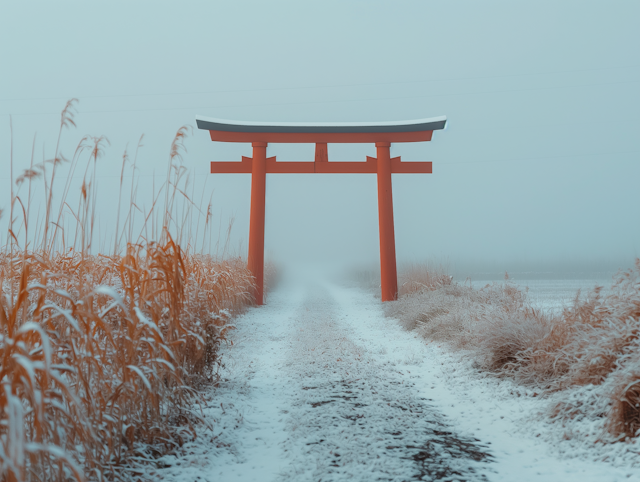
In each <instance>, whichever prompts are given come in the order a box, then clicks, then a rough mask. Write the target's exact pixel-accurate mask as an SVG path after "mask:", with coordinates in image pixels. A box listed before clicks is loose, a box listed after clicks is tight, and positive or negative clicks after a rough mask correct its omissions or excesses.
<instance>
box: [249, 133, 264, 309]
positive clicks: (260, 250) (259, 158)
mask: <svg viewBox="0 0 640 482" xmlns="http://www.w3.org/2000/svg"><path fill="white" fill-rule="evenodd" d="M252 146H253V161H252V167H253V169H252V171H251V218H250V220H249V257H248V258H249V259H248V263H247V267H248V268H249V271H250V272H251V274H252V275H253V277H254V278H255V289H254V292H253V295H254V299H255V302H256V304H258V305H262V304H263V303H264V211H265V203H264V201H265V191H266V181H267V176H266V174H267V169H266V167H267V144H266V143H265V142H254V143H252ZM245 159H246V158H245Z"/></svg>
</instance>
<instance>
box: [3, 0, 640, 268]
mask: <svg viewBox="0 0 640 482" xmlns="http://www.w3.org/2000/svg"><path fill="white" fill-rule="evenodd" d="M639 18H640V3H639V2H637V1H635V0H628V1H610V0H609V1H569V0H563V1H557V0H554V1H536V2H524V1H523V2H520V1H502V2H498V1H485V2H477V1H447V2H442V1H440V2H435V1H393V2H391V1H388V2H375V1H371V0H369V1H362V2H359V1H346V0H342V1H327V0H323V1H318V2H304V1H295V2H278V1H271V2H244V1H233V2H222V1H219V2H216V1H209V2H189V1H181V2H170V3H169V2H159V1H153V2H146V1H145V2H143V1H135V2H134V1H127V2H116V1H113V0H110V1H108V2H86V1H83V2H68V1H61V0H58V1H56V2H27V1H20V2H8V1H2V2H1V3H0V69H1V70H0V74H1V75H0V162H1V163H2V168H3V169H2V173H1V174H0V183H1V184H0V186H2V191H1V192H2V193H3V196H2V198H1V199H0V208H5V209H6V208H8V204H9V200H10V196H9V194H8V189H9V182H10V181H9V154H10V142H9V141H10V135H9V115H10V114H11V115H12V118H13V130H14V135H13V140H14V164H15V165H14V169H15V171H16V172H19V171H21V170H22V169H24V168H25V167H28V165H29V160H30V153H31V143H32V140H33V135H34V134H35V133H36V132H37V134H38V139H37V144H36V145H37V148H36V152H38V153H39V156H40V157H39V158H38V159H41V158H42V150H43V147H44V150H45V153H46V156H47V157H51V156H52V155H53V152H52V150H53V148H54V144H55V140H56V135H57V125H58V122H59V115H60V111H61V109H62V107H63V106H64V103H65V101H66V100H67V99H69V98H71V97H77V98H78V99H79V100H80V102H79V104H78V114H77V116H76V122H77V126H78V127H77V129H73V130H70V131H66V132H65V133H64V136H63V144H62V145H63V149H62V150H63V152H64V153H65V154H66V155H70V154H71V153H72V152H73V149H74V147H75V145H76V144H77V142H78V141H79V139H80V138H81V137H82V136H83V135H85V134H90V135H105V136H107V137H108V138H109V140H110V142H111V145H110V147H109V148H108V149H107V151H106V154H105V157H104V158H103V159H102V160H101V161H100V166H99V183H98V195H99V199H101V202H100V212H99V216H100V219H101V221H102V227H101V229H102V231H101V233H102V235H103V236H106V234H104V233H106V232H107V231H108V230H109V227H110V226H111V225H112V224H113V220H114V219H115V204H114V202H113V201H114V193H115V195H116V196H117V189H118V183H119V174H120V168H121V156H122V152H123V151H124V149H125V146H126V145H127V143H129V148H130V149H131V148H132V147H133V146H135V144H136V143H137V141H138V138H139V137H140V135H141V134H143V133H144V134H145V140H144V147H143V148H142V150H141V151H140V155H139V160H138V173H139V174H140V176H141V177H140V186H139V196H140V199H149V198H150V197H151V184H152V180H153V179H154V178H153V177H152V176H153V175H154V174H155V175H156V176H157V177H156V183H157V184H159V183H161V182H162V181H163V180H164V173H165V171H166V162H167V157H168V156H167V154H168V149H169V145H170V142H171V139H172V137H173V134H174V133H175V131H176V130H177V129H178V128H179V127H180V126H182V125H184V124H190V125H192V126H194V131H193V134H192V136H190V137H189V139H188V140H187V142H186V145H187V148H188V153H187V155H186V156H185V160H186V165H187V166H188V167H189V169H190V172H192V173H193V174H194V175H195V176H196V192H197V193H198V197H199V193H200V192H201V190H202V186H203V182H204V180H205V179H206V182H207V184H206V191H205V197H206V198H208V196H209V194H210V192H211V191H213V203H214V208H213V212H214V214H215V219H214V223H215V224H216V226H218V225H220V224H222V225H223V227H224V226H226V224H227V223H228V220H229V218H230V217H231V216H235V225H234V228H233V242H232V244H233V246H234V247H235V248H234V249H236V250H239V252H241V253H242V254H244V250H245V249H246V239H247V236H248V221H249V184H250V179H249V176H248V175H211V174H208V172H209V162H210V161H211V160H239V159H240V156H241V155H246V156H250V155H251V148H250V146H249V145H248V144H237V145H233V144H222V143H213V142H211V141H210V140H209V138H208V133H207V132H206V131H199V130H197V129H195V115H196V114H200V115H204V116H210V117H218V118H226V119H235V120H249V121H292V122H301V121H306V122H313V121H387V120H405V119H419V118H425V117H434V116H440V115H446V116H447V117H448V119H449V125H448V128H447V130H445V131H437V132H435V133H434V136H433V140H432V141H431V142H429V143H419V144H404V145H400V144H394V145H393V146H392V155H401V156H402V157H403V159H405V160H428V161H432V162H433V174H430V175H401V174H398V175H394V179H393V189H394V207H395V225H396V249H397V255H398V259H399V261H401V262H402V261H419V260H427V259H432V260H433V259H439V260H448V262H449V263H450V264H453V265H461V266H462V265H465V266H472V265H491V266H493V267H496V269H498V270H504V269H513V267H514V266H516V265H522V266H525V265H528V266H532V267H534V268H535V267H536V266H537V267H540V266H544V267H545V269H548V267H549V266H551V267H553V266H561V265H563V264H569V265H575V266H580V265H583V266H587V265H589V264H598V263H604V264H607V265H608V266H611V267H614V268H617V267H628V266H631V264H632V263H633V260H634V257H636V256H639V255H640V190H639V189H638V179H640V147H638V138H639V136H638V132H640V60H639V57H638V46H639V45H640V29H638V19H639ZM43 143H44V146H43ZM268 155H270V156H273V155H276V156H277V157H278V159H280V160H312V159H313V145H302V146H299V145H270V146H269V150H268ZM366 155H370V156H374V155H375V148H374V147H373V146H372V145H371V146H369V145H342V146H340V145H330V146H329V156H330V160H364V159H365V156H366ZM129 174H130V171H129ZM76 188H77V187H76ZM6 222H7V216H6V214H5V216H4V217H3V219H2V220H1V221H0V227H2V232H3V233H4V232H5V230H6ZM216 229H217V228H216ZM3 236H4V235H3ZM266 249H267V252H268V253H269V255H270V256H271V257H274V258H276V259H280V260H283V261H316V262H317V261H320V262H328V261H329V260H334V261H337V262H340V263H346V262H359V263H373V264H375V263H377V261H378V225H377V205H376V180H375V176H374V175H291V174H286V175H270V176H269V177H268V180H267V228H266Z"/></svg>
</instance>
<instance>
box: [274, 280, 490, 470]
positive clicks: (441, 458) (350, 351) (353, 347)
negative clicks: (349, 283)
mask: <svg viewBox="0 0 640 482" xmlns="http://www.w3.org/2000/svg"><path fill="white" fill-rule="evenodd" d="M339 313H340V309H339V306H338V305H337V303H336V301H335V299H333V297H332V296H331V294H330V293H329V292H328V291H327V290H326V289H322V288H320V287H314V288H313V289H311V290H310V291H309V295H308V296H307V298H306V299H305V301H304V302H303V304H302V306H301V307H300V309H299V310H298V312H297V313H296V315H295V316H294V320H293V323H294V325H293V328H294V330H293V335H292V339H291V340H290V341H292V345H291V348H290V351H289V354H288V358H289V360H288V363H287V367H288V369H287V371H288V372H289V377H290V378H291V381H292V382H293V386H294V387H295V389H294V390H293V392H292V393H294V394H295V395H294V397H293V399H292V400H291V411H290V413H289V414H288V421H287V430H288V431H289V432H290V435H289V437H288V439H287V441H286V442H285V446H286V447H287V452H288V453H289V454H291V455H292V460H291V463H290V465H289V466H288V468H287V469H286V470H285V471H283V472H282V474H281V475H282V478H283V479H284V480H323V481H324V480H327V481H329V480H331V481H333V480H367V481H368V480H393V481H395V480H398V481H401V480H402V481H404V480H425V481H430V480H434V481H435V480H438V481H441V480H442V481H448V480H450V481H453V480H458V481H465V480H468V481H471V480H487V478H486V475H484V472H486V470H484V468H486V465H487V462H489V461H490V460H491V456H490V454H489V453H488V450H487V448H486V446H484V445H482V444H480V443H479V442H478V441H477V440H475V439H470V438H464V437H460V436H457V435H456V434H455V433H454V432H453V430H452V429H451V428H450V426H449V425H448V423H447V422H446V420H445V418H444V417H443V416H442V415H441V414H439V413H438V411H437V410H436V409H435V408H434V407H433V406H431V405H430V404H429V400H428V399H425V398H421V397H419V396H418V394H417V393H418V392H417V390H416V389H415V387H414V386H413V384H412V383H410V382H407V381H406V380H405V379H404V377H402V376H398V375H399V374H398V372H396V371H395V370H394V369H393V368H392V367H389V366H383V365H381V364H379V363H377V361H376V356H375V354H373V353H370V352H368V351H367V350H366V349H364V348H363V347H361V346H358V344H357V343H356V342H355V341H354V340H353V339H352V338H351V337H350V336H349V330H348V326H344V322H343V321H341V320H340V318H343V317H342V316H338V314H339ZM352 322H356V323H366V320H362V319H358V320H353V321H352ZM483 466H485V467H483Z"/></svg>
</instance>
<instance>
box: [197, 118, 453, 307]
mask: <svg viewBox="0 0 640 482" xmlns="http://www.w3.org/2000/svg"><path fill="white" fill-rule="evenodd" d="M446 122H447V119H446V117H444V116H442V117H434V118H430V119H420V120H413V121H401V122H367V123H351V122H347V123H313V124H310V123H284V122H271V123H261V122H239V121H227V120H222V119H212V118H208V117H202V116H196V123H197V125H198V128H199V129H204V130H208V131H209V134H210V135H211V140H212V141H218V142H246V143H248V142H250V143H251V145H252V146H253V157H244V156H242V161H241V162H212V163H211V173H245V174H251V219H250V224H249V257H248V268H249V271H251V273H252V274H253V276H254V277H255V280H256V289H255V293H254V295H255V301H256V303H257V304H259V305H261V304H263V299H264V298H263V287H264V214H265V188H266V175H267V174H285V173H296V174H298V173H299V174H302V173H308V174H312V173H317V174H377V175H378V221H379V229H380V278H381V279H380V281H381V283H380V284H381V289H382V301H392V300H395V299H397V298H398V275H397V271H396V245H395V235H394V227H393V198H392V193H391V174H420V173H422V174H430V173H431V163H430V162H401V160H400V157H394V158H393V159H391V156H390V147H391V143H392V142H424V141H430V140H431V136H432V134H433V131H434V130H439V129H444V127H445V124H446ZM270 142H272V143H293V144H306V143H313V144H315V145H316V154H315V161H314V162H277V161H276V158H275V157H269V158H268V157H267V145H268V144H269V143H270ZM328 143H349V144H358V143H371V144H375V146H376V150H377V157H376V158H373V157H369V156H367V160H366V162H329V159H328V156H327V144H328Z"/></svg>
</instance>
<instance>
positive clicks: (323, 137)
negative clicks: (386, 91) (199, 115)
mask: <svg viewBox="0 0 640 482" xmlns="http://www.w3.org/2000/svg"><path fill="white" fill-rule="evenodd" d="M209 135H210V136H211V140H212V141H218V142H258V141H259V142H274V143H282V144H291V143H293V144H318V143H320V144H326V143H339V144H344V143H347V144H361V143H366V144H374V143H376V142H425V141H430V140H431V136H432V135H433V131H415V132H374V133H355V134H346V133H342V132H339V133H311V134H297V133H294V134H292V133H282V132H227V131H209Z"/></svg>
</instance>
